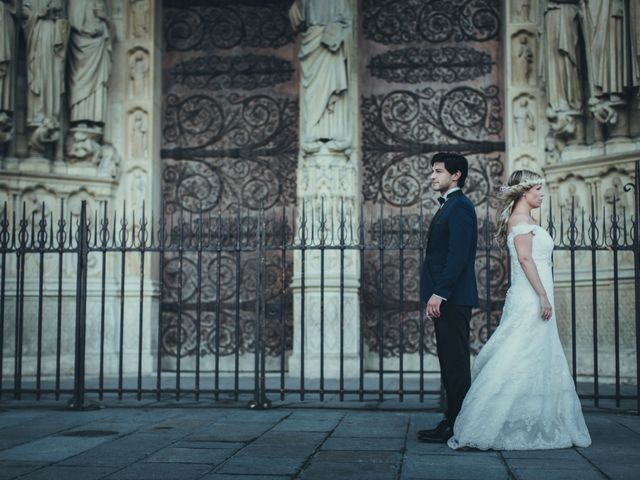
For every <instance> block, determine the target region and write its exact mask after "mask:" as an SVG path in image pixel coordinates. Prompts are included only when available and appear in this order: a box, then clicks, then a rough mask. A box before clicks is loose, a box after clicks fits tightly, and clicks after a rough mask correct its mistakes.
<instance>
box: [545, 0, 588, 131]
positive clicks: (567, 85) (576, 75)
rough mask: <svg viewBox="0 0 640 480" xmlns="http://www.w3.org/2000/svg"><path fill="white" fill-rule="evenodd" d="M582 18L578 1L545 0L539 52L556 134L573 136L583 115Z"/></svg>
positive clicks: (551, 123)
mask: <svg viewBox="0 0 640 480" xmlns="http://www.w3.org/2000/svg"><path fill="white" fill-rule="evenodd" d="M581 27H582V19H581V16H580V9H579V5H578V1H577V0H576V1H570V0H563V1H560V0H548V1H547V5H546V7H545V10H544V22H543V38H542V52H541V54H540V58H541V59H543V60H542V61H541V62H540V65H541V67H542V69H543V70H544V78H545V84H546V90H547V104H548V106H547V118H548V119H549V123H550V126H551V129H552V131H553V132H554V133H555V134H556V135H559V136H569V137H571V136H575V135H576V128H577V125H576V117H579V116H581V115H582V105H583V96H582V89H581V84H580V69H581V67H582V65H581V61H580V47H579V44H578V42H579V37H580V29H581Z"/></svg>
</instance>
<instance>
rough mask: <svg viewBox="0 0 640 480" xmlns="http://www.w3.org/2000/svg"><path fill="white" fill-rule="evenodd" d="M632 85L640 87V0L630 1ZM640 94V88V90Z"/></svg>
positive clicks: (639, 91) (639, 93) (639, 94)
mask: <svg viewBox="0 0 640 480" xmlns="http://www.w3.org/2000/svg"><path fill="white" fill-rule="evenodd" d="M629 26H630V32H629V33H630V36H629V38H630V40H631V44H630V50H631V86H632V87H640V0H630V2H629ZM638 96H640V89H639V90H638Z"/></svg>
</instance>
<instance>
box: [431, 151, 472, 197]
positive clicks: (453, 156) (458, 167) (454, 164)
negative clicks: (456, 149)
mask: <svg viewBox="0 0 640 480" xmlns="http://www.w3.org/2000/svg"><path fill="white" fill-rule="evenodd" d="M436 162H442V163H444V168H445V169H446V170H447V172H449V173H450V174H451V175H453V174H454V173H456V172H460V179H458V186H459V187H460V188H463V187H464V182H465V180H466V179H467V173H468V172H469V163H468V162H467V159H466V158H464V156H463V155H460V154H459V153H453V152H440V153H436V154H435V155H434V156H433V157H432V158H431V166H432V167H433V165H434V164H435V163H436Z"/></svg>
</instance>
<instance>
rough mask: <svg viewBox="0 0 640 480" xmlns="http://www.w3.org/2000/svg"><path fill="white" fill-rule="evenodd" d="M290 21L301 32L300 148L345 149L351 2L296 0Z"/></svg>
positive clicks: (347, 140) (348, 144) (348, 140)
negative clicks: (319, 40) (323, 145)
mask: <svg viewBox="0 0 640 480" xmlns="http://www.w3.org/2000/svg"><path fill="white" fill-rule="evenodd" d="M289 16H290V17H291V23H292V25H293V28H294V29H296V30H300V31H301V32H302V44H301V46H300V52H299V55H298V57H299V59H300V74H301V92H300V99H301V102H300V103H301V114H302V117H301V118H302V121H301V125H302V129H303V130H302V132H301V133H302V136H301V137H302V138H301V142H300V144H301V146H302V149H303V151H305V152H307V153H312V152H317V151H319V150H320V148H321V145H322V144H325V145H327V146H328V147H329V149H330V150H332V151H337V152H340V151H345V150H348V149H350V148H351V130H352V129H351V122H350V118H351V115H350V113H349V92H348V89H349V78H348V71H349V64H350V62H351V59H350V58H349V56H350V50H349V48H348V44H349V40H350V38H351V35H352V28H353V14H352V12H351V4H350V2H349V0H296V1H295V2H294V3H293V6H292V7H291V10H290V11H289ZM318 38H322V41H321V42H318Z"/></svg>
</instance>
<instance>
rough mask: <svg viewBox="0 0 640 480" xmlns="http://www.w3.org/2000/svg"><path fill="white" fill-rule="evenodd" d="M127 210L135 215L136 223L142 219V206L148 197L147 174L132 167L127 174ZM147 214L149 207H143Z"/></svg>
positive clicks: (138, 168) (146, 205)
mask: <svg viewBox="0 0 640 480" xmlns="http://www.w3.org/2000/svg"><path fill="white" fill-rule="evenodd" d="M126 178H127V208H128V209H130V211H132V212H134V213H135V216H136V222H137V221H138V219H139V218H141V217H142V210H143V204H145V200H146V199H147V195H148V188H149V187H148V174H147V172H146V171H145V170H144V169H143V168H140V167H134V168H132V169H131V170H129V171H128V172H127V175H126ZM144 207H145V210H147V212H146V215H148V214H149V205H148V204H145V205H144Z"/></svg>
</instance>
